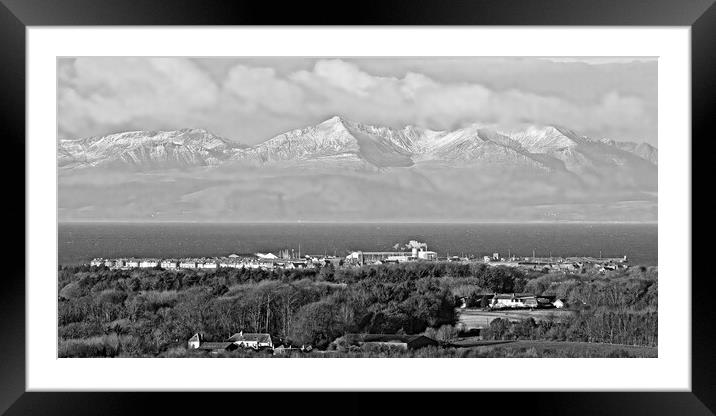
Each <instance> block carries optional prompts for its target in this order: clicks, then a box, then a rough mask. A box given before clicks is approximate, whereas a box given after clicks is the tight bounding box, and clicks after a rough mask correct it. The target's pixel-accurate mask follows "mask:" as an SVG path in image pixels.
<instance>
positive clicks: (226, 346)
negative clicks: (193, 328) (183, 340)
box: [187, 333, 238, 352]
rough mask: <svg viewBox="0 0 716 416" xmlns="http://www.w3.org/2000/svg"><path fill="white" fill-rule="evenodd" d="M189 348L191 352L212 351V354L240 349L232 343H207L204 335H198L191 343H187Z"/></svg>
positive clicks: (193, 337) (191, 339) (190, 340)
mask: <svg viewBox="0 0 716 416" xmlns="http://www.w3.org/2000/svg"><path fill="white" fill-rule="evenodd" d="M187 344H188V345H187V346H188V347H189V349H190V350H204V351H211V352H219V351H233V350H235V349H237V348H238V347H237V346H236V344H234V343H233V342H230V341H222V342H207V341H204V334H200V333H196V334H194V336H192V337H191V338H189V341H188V342H187Z"/></svg>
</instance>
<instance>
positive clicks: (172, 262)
mask: <svg viewBox="0 0 716 416" xmlns="http://www.w3.org/2000/svg"><path fill="white" fill-rule="evenodd" d="M334 260H335V258H331V257H325V258H319V257H311V256H305V257H304V258H295V259H285V258H281V257H277V256H275V255H271V253H269V254H263V253H257V254H256V255H251V256H239V255H236V254H232V255H230V256H227V257H214V258H185V259H156V258H144V259H135V258H120V259H104V258H95V259H92V261H90V266H96V267H102V266H104V267H109V268H111V269H123V270H126V269H136V268H139V269H142V268H146V269H153V268H157V267H161V268H162V269H165V270H176V269H219V268H235V269H243V268H251V269H303V268H314V267H322V266H324V265H326V264H329V263H331V264H337V263H336V262H335V261H334Z"/></svg>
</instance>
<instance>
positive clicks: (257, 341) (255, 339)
mask: <svg viewBox="0 0 716 416" xmlns="http://www.w3.org/2000/svg"><path fill="white" fill-rule="evenodd" d="M228 341H230V342H233V343H234V344H236V345H237V346H239V347H242V348H254V349H259V348H273V341H271V335H269V334H261V333H249V332H246V333H245V332H244V331H241V332H239V333H237V334H234V335H232V336H231V337H230V338H229V339H228Z"/></svg>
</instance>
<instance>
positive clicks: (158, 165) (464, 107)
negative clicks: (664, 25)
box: [56, 56, 677, 371]
mask: <svg viewBox="0 0 716 416" xmlns="http://www.w3.org/2000/svg"><path fill="white" fill-rule="evenodd" d="M658 73H659V58H658V57H655V56H634V57H628V56H613V57H610V56H570V57H560V56H555V57H549V56H500V57H491V56H459V57H449V56H448V57H446V56H395V57H390V56H376V57H369V56H360V57H358V56H330V57H323V56H261V57H259V56H257V57H250V56H237V57H227V56H221V57H219V56H170V57H167V56H164V57H152V56H60V57H57V59H56V74H57V79H56V85H57V96H56V112H57V137H56V172H57V222H58V224H57V262H58V269H57V270H58V271H57V357H58V358H60V359H70V358H140V357H141V358H209V357H214V358H246V359H248V358H271V359H273V358H624V359H629V358H632V359H633V358H642V359H643V358H657V357H659V353H658V352H659V349H658V347H659V337H658V335H659V334H658V322H659V315H658V309H659V308H658V283H659V278H658V264H659V259H658V241H657V240H658V220H659V216H658V214H659V210H658V202H659V201H658V169H659V164H658V159H659V157H658V149H659V140H660V137H659V131H658V127H659V123H658V118H659V115H658V111H657V110H658V101H659V99H658V97H659V94H658V89H659V88H658V87H659V84H658ZM668 139H669V140H672V139H673V140H676V139H677V138H676V137H669V138H668ZM559 371H562V370H559Z"/></svg>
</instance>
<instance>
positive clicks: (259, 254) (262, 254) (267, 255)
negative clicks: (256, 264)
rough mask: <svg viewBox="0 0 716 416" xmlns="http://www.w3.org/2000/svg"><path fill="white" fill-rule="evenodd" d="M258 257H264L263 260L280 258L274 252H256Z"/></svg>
mask: <svg viewBox="0 0 716 416" xmlns="http://www.w3.org/2000/svg"><path fill="white" fill-rule="evenodd" d="M256 257H258V258H260V259H262V260H276V259H278V256H277V255H275V254H273V253H266V254H264V253H256Z"/></svg>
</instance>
